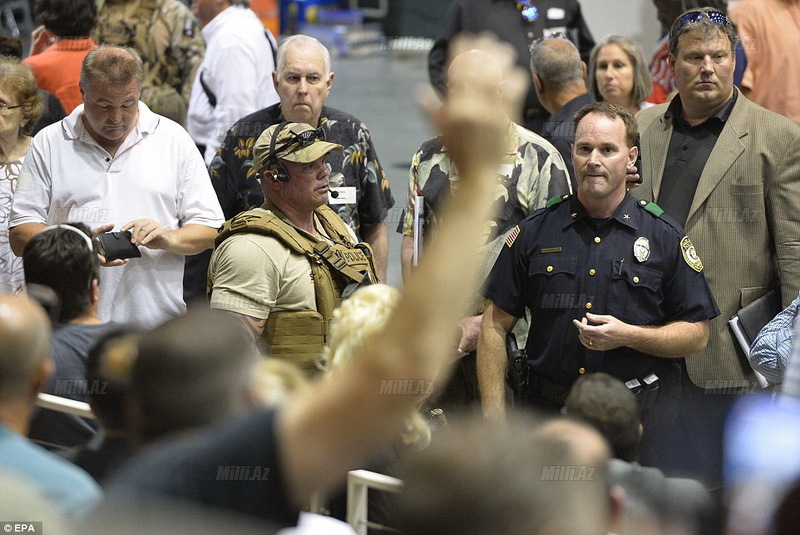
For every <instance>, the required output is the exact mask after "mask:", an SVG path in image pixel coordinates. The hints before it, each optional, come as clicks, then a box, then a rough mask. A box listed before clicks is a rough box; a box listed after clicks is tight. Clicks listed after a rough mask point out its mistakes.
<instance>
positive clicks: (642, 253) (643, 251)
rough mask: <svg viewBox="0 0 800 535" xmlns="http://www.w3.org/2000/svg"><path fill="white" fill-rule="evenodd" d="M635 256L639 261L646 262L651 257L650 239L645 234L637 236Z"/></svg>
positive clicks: (634, 243)
mask: <svg viewBox="0 0 800 535" xmlns="http://www.w3.org/2000/svg"><path fill="white" fill-rule="evenodd" d="M633 256H635V257H636V260H638V261H639V262H644V261H645V260H647V259H648V258H650V240H648V239H647V238H645V237H644V236H639V237H638V238H636V241H635V242H633Z"/></svg>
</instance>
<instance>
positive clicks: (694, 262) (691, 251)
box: [681, 236, 703, 273]
mask: <svg viewBox="0 0 800 535" xmlns="http://www.w3.org/2000/svg"><path fill="white" fill-rule="evenodd" d="M681 253H682V254H683V259H684V260H685V261H686V263H687V264H689V267H691V268H692V269H693V270H695V271H697V272H698V273H700V272H701V271H703V262H701V261H700V257H699V256H697V251H696V250H695V248H694V245H693V244H692V240H690V239H689V236H684V237H683V239H682V240H681Z"/></svg>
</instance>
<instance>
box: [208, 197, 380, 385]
mask: <svg viewBox="0 0 800 535" xmlns="http://www.w3.org/2000/svg"><path fill="white" fill-rule="evenodd" d="M314 213H315V215H316V216H317V218H318V219H319V221H320V223H321V224H322V227H323V229H324V230H325V233H326V234H327V235H328V236H329V237H330V238H331V240H332V241H333V242H334V243H333V245H331V244H330V243H328V242H327V241H325V240H323V239H321V238H315V237H313V236H310V235H309V234H307V233H305V232H302V231H300V230H299V229H297V228H296V227H295V226H294V225H292V224H291V223H290V222H288V221H286V220H285V219H283V218H282V217H281V216H279V215H276V214H274V213H271V214H265V213H262V212H255V211H250V212H242V213H241V214H239V215H237V216H235V217H234V218H233V219H231V220H229V221H226V222H225V225H224V226H223V227H222V230H221V231H220V233H219V234H218V235H217V238H216V240H215V241H214V245H215V247H219V245H220V244H221V243H222V242H223V241H224V240H225V239H227V238H228V237H230V236H232V235H233V234H238V233H241V232H254V233H258V234H264V235H267V236H272V237H273V238H276V239H278V240H279V241H280V242H281V243H283V244H284V245H285V246H286V247H288V248H289V249H291V250H292V251H294V252H295V253H298V254H302V255H305V256H306V258H307V259H308V262H309V264H310V265H311V276H312V277H313V279H314V294H315V299H316V306H317V309H316V310H291V311H289V310H285V311H277V312H275V311H273V312H270V314H269V318H267V323H266V325H265V326H264V330H263V332H262V333H261V338H263V339H264V341H266V342H267V344H268V347H269V350H270V355H271V356H273V357H278V358H283V359H286V360H289V361H291V362H294V363H295V364H297V365H298V366H300V367H301V368H303V369H304V370H307V371H314V370H316V369H317V368H316V362H317V360H318V359H319V357H320V355H321V354H322V348H323V346H324V345H325V342H326V340H327V336H328V325H329V323H330V320H331V318H332V316H333V311H334V309H335V308H336V307H338V306H339V303H340V302H341V301H342V299H346V298H347V297H349V296H350V294H352V293H353V292H354V291H355V290H356V288H358V287H359V286H363V285H366V284H372V283H374V282H375V281H377V277H376V276H375V266H374V264H373V257H372V248H370V246H369V244H367V243H354V242H353V241H352V238H351V237H350V234H349V229H348V227H347V226H346V225H345V223H344V221H342V220H341V219H340V218H339V216H337V215H336V212H334V211H333V210H331V209H330V208H329V207H327V206H321V207H319V208H317V209H316V210H315V211H314ZM211 285H212V281H211V280H209V283H208V288H207V290H208V294H209V295H210V294H211Z"/></svg>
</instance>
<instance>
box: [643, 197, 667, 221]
mask: <svg viewBox="0 0 800 535" xmlns="http://www.w3.org/2000/svg"><path fill="white" fill-rule="evenodd" d="M639 206H641V207H642V208H644V209H645V210H646V211H648V212H650V213H651V214H653V215H654V216H656V217H661V214H663V213H664V209H663V208H661V207H660V206H659V205H657V204H656V203H654V202H647V201H645V200H641V201H639Z"/></svg>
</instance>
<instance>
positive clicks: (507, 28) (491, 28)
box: [428, 0, 594, 134]
mask: <svg viewBox="0 0 800 535" xmlns="http://www.w3.org/2000/svg"><path fill="white" fill-rule="evenodd" d="M461 32H470V33H476V34H477V33H481V32H492V33H493V34H495V35H496V36H497V37H498V38H499V39H500V40H502V41H505V42H507V43H508V44H510V45H511V46H512V47H513V48H514V50H515V51H516V53H517V65H519V66H520V67H522V68H524V69H525V70H526V71H527V72H528V73H530V69H531V67H530V58H531V55H530V46H531V43H533V41H535V40H536V39H541V38H542V37H547V36H550V35H553V34H556V33H563V34H564V35H565V36H566V37H567V38H568V39H570V40H571V41H572V42H573V43H575V46H576V47H578V50H579V51H580V53H581V59H583V61H585V62H587V63H588V62H589V54H590V53H591V51H592V48H593V47H594V38H593V37H592V34H591V32H590V31H589V27H588V26H587V25H586V21H584V19H583V14H582V13H581V5H580V4H579V3H578V0H455V1H454V2H453V4H452V5H451V6H450V9H449V10H448V12H447V14H446V15H445V18H444V21H443V24H442V30H441V31H440V33H439V35H438V36H437V38H436V41H435V43H434V44H433V48H431V51H430V55H429V56H428V72H429V74H430V78H431V84H433V87H434V88H436V90H437V91H439V92H440V93H441V94H442V95H444V94H445V93H446V92H447V57H448V55H447V54H448V48H449V46H450V40H451V39H453V37H455V36H456V34H459V33H461ZM531 76H532V75H530V74H529V79H530V77H531ZM548 117H549V113H547V110H545V109H544V107H543V106H542V105H541V104H540V103H539V98H538V97H537V95H536V89H535V88H534V87H533V85H531V86H530V88H529V90H528V94H527V97H526V98H525V102H524V108H523V110H522V125H523V126H524V127H525V128H527V129H528V130H530V131H532V132H536V133H537V134H541V133H542V127H543V126H544V122H545V121H546V120H547V118H548Z"/></svg>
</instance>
